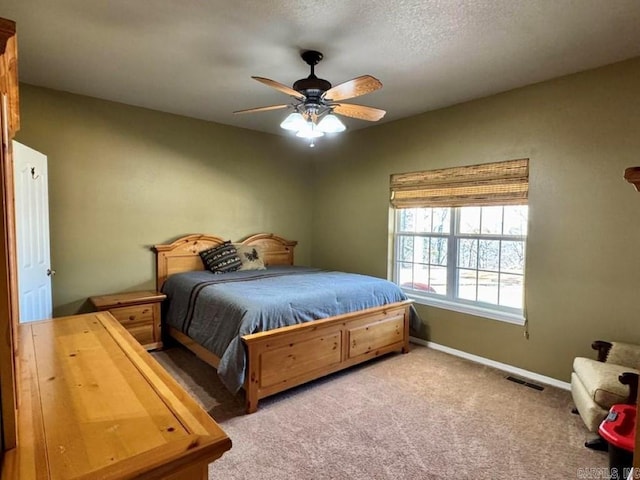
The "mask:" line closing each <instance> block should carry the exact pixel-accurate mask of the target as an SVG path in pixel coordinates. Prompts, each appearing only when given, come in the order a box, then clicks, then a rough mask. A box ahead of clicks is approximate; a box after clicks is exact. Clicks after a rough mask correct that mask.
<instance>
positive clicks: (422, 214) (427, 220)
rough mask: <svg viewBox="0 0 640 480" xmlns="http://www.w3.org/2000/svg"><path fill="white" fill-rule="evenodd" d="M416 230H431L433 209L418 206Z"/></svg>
mask: <svg viewBox="0 0 640 480" xmlns="http://www.w3.org/2000/svg"><path fill="white" fill-rule="evenodd" d="M415 231H416V232H431V209H430V208H416V230H415Z"/></svg>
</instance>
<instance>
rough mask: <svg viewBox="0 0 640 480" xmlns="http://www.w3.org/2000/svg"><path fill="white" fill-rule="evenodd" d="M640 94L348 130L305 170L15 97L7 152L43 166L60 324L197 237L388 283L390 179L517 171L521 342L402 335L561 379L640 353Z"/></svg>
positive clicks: (159, 121)
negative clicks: (43, 157)
mask: <svg viewBox="0 0 640 480" xmlns="http://www.w3.org/2000/svg"><path fill="white" fill-rule="evenodd" d="M639 80H640V59H635V60H631V61H627V62H622V63H618V64H615V65H611V66H608V67H604V68H601V69H597V70H592V71H588V72H584V73H581V74H577V75H572V76H568V77H563V78H560V79H556V80H553V81H549V82H544V83H540V84H536V85H533V86H529V87H526V88H522V89H518V90H513V91H510V92H507V93H503V94H500V95H495V96H492V97H488V98H485V99H480V100H476V101H472V102H468V103H465V104H461V105H457V106H454V107H450V108H447V109H442V110H438V111H434V112H429V113H426V114H423V115H420V116H416V117H412V118H410V119H405V120H400V121H396V122H392V123H389V124H383V125H379V126H373V127H370V128H367V129H363V130H358V131H354V132H347V133H346V134H344V135H342V136H339V137H336V138H335V139H333V140H332V141H324V142H318V146H317V147H316V149H314V151H313V158H314V162H313V164H311V163H310V162H309V158H308V155H309V152H308V151H307V150H304V149H301V148H298V147H299V145H298V144H297V143H295V144H294V143H292V142H291V139H289V138H285V137H279V136H272V135H266V134H261V133H257V132H252V131H248V130H244V129H238V128H233V127H226V126H222V125H218V124H214V123H210V122H204V121H199V120H194V119H189V118H184V117H179V116H175V115H169V114H163V113H159V112H154V111H150V110H145V109H141V108H137V107H130V106H125V105H121V104H117V103H111V102H105V101H102V100H97V99H92V98H87V97H81V96H77V95H71V94H67V93H62V92H57V91H53V90H48V89H42V88H37V87H32V86H29V85H21V92H20V93H21V116H22V128H21V131H20V132H19V134H18V136H17V140H18V141H20V142H22V143H25V144H27V145H29V146H31V147H33V148H35V149H37V150H40V151H42V152H43V153H45V154H47V155H48V158H49V188H50V211H51V247H52V264H53V266H54V268H55V269H56V270H57V272H58V274H57V276H56V278H55V280H54V286H53V293H54V305H55V314H56V315H66V314H71V313H76V312H78V311H83V310H86V309H87V304H86V299H87V297H89V296H91V295H96V294H104V293H110V292H117V291H123V290H133V289H139V288H152V287H153V279H154V265H153V254H152V253H151V252H150V250H149V246H150V245H153V244H155V243H162V242H168V241H170V240H172V239H175V238H176V237H178V236H181V235H183V234H187V233H194V232H208V233H214V234H218V235H220V236H223V237H228V238H231V239H234V240H237V239H240V238H242V237H244V236H246V235H249V234H252V233H255V232H258V231H272V232H275V233H278V234H281V235H283V236H285V237H287V238H291V239H295V240H298V241H299V242H300V243H299V247H298V248H297V250H296V254H297V263H300V264H307V263H312V264H314V265H316V266H320V267H325V268H336V269H341V270H346V271H355V272H361V273H366V274H371V275H376V276H380V277H386V276H387V262H388V255H387V252H388V245H389V208H388V187H389V175H390V174H391V173H397V172H406V171H413V170H422V169H430V168H443V167H448V166H457V165H468V164H475V163H484V162H491V161H498V160H508V159H514V158H522V157H527V158H530V201H529V205H530V226H529V229H530V233H529V242H528V251H527V255H528V260H527V261H528V263H527V304H528V313H529V321H530V326H529V331H530V338H529V339H528V340H527V339H525V337H524V335H523V333H524V330H523V328H522V327H519V326H515V325H510V324H506V323H502V322H498V321H493V320H487V319H483V318H480V317H474V316H469V315H463V314H458V313H454V312H450V311H446V310H442V309H437V308H430V307H424V306H421V307H419V312H420V315H421V317H422V322H423V326H422V328H421V330H420V331H419V332H414V333H415V334H416V335H417V336H419V337H422V338H425V339H428V340H431V341H433V342H436V343H439V344H442V345H446V346H450V347H452V348H456V349H459V350H463V351H466V352H469V353H472V354H475V355H480V356H483V357H486V358H490V359H494V360H496V361H499V362H504V363H507V364H511V365H514V366H517V367H521V368H524V369H527V370H530V371H533V372H537V373H540V374H543V375H548V376H551V377H554V378H558V379H560V380H564V381H568V380H569V372H570V370H571V361H572V359H573V357H574V356H576V355H578V354H580V355H591V351H590V349H589V345H590V343H591V341H592V340H594V339H597V338H602V339H625V340H628V341H634V342H640V329H638V328H637V320H636V319H637V309H636V306H635V303H636V302H635V297H636V296H637V295H638V292H639V291H640V273H639V272H640V249H638V245H640V214H639V212H640V193H637V192H635V191H634V189H633V187H632V186H631V185H629V184H628V183H626V182H625V181H624V180H623V178H622V174H623V171H624V169H625V168H626V167H628V166H633V165H638V164H640V157H639V155H640V135H639V134H638V132H639V131H640V128H639V127H640V81H639ZM425 93H428V92H425ZM356 103H357V102H356ZM361 103H366V102H361ZM295 140H296V139H294V141H295Z"/></svg>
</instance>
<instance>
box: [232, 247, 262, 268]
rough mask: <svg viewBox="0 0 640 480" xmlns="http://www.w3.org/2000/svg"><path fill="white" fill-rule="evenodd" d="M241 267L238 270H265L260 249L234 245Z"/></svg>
mask: <svg viewBox="0 0 640 480" xmlns="http://www.w3.org/2000/svg"><path fill="white" fill-rule="evenodd" d="M235 247H236V250H237V251H238V256H239V257H240V261H241V262H242V265H240V268H239V269H238V270H266V267H265V266H264V261H263V254H262V250H261V249H260V247H256V246H253V245H241V244H239V243H236V244H235Z"/></svg>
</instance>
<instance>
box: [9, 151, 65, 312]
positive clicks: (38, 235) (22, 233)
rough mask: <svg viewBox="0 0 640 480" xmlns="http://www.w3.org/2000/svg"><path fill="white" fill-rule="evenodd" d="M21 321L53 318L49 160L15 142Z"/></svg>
mask: <svg viewBox="0 0 640 480" xmlns="http://www.w3.org/2000/svg"><path fill="white" fill-rule="evenodd" d="M13 159H14V167H13V168H14V172H13V179H14V189H15V208H16V249H17V251H16V253H17V256H18V290H19V297H20V298H19V306H20V322H30V321H33V320H42V319H43V318H51V316H52V314H53V309H52V302H51V275H52V274H54V273H55V272H54V271H52V270H51V264H50V256H49V189H48V177H47V157H46V155H43V154H42V153H40V152H37V151H35V150H33V149H32V148H29V147H27V146H25V145H22V144H20V143H18V142H16V141H14V142H13Z"/></svg>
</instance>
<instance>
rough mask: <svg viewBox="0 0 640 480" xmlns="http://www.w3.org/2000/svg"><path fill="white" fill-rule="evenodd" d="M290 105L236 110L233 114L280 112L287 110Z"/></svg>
mask: <svg viewBox="0 0 640 480" xmlns="http://www.w3.org/2000/svg"><path fill="white" fill-rule="evenodd" d="M288 106H289V105H269V106H267V107H256V108H247V109H246V110H236V111H235V112H233V113H254V112H268V111H269V110H280V109H281V108H287V107H288Z"/></svg>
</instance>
